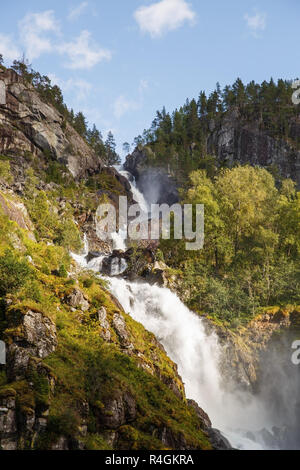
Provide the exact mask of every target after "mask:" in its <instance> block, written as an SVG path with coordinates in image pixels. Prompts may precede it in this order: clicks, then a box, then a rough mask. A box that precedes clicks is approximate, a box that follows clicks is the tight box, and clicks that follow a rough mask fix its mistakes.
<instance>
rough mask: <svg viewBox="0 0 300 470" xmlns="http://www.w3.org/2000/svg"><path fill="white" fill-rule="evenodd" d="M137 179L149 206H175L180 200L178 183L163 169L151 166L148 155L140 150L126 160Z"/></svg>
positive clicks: (126, 164)
mask: <svg viewBox="0 0 300 470" xmlns="http://www.w3.org/2000/svg"><path fill="white" fill-rule="evenodd" d="M124 168H125V170H126V171H129V172H130V173H131V174H132V175H133V176H134V177H135V179H136V182H137V186H138V188H139V190H140V191H142V192H143V194H144V196H145V199H146V201H147V202H148V203H149V204H164V203H165V204H169V205H172V204H175V203H176V202H178V200H179V195H178V190H177V187H176V183H175V181H174V179H173V178H172V177H171V175H169V174H168V172H167V171H166V170H165V169H163V168H153V167H150V166H149V162H148V157H147V153H146V151H145V150H139V149H138V148H137V149H136V150H135V151H134V152H133V153H132V154H131V155H128V157H127V158H126V162H125V164H124Z"/></svg>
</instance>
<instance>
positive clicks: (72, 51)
mask: <svg viewBox="0 0 300 470" xmlns="http://www.w3.org/2000/svg"><path fill="white" fill-rule="evenodd" d="M58 52H59V53H60V54H66V55H67V56H68V57H69V62H68V63H67V64H66V67H67V68H70V69H90V68H92V67H94V66H95V65H97V64H98V63H99V62H101V61H102V60H110V59H111V56H112V54H111V51H109V50H108V49H103V48H102V47H100V46H98V45H97V44H96V43H93V42H92V41H91V33H90V32H89V31H87V30H84V31H82V32H81V33H80V35H79V36H78V37H77V38H76V39H75V40H74V41H72V42H65V43H63V44H62V45H61V46H59V47H58Z"/></svg>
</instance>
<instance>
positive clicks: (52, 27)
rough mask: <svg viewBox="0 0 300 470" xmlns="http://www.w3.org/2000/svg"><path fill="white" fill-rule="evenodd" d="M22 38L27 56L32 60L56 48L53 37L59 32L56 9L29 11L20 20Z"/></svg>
mask: <svg viewBox="0 0 300 470" xmlns="http://www.w3.org/2000/svg"><path fill="white" fill-rule="evenodd" d="M19 29H20V38H21V42H22V45H23V46H24V47H25V52H26V56H27V58H28V59H29V60H30V61H31V60H33V59H37V58H38V57H40V56H41V55H42V54H44V53H47V52H52V51H53V50H54V43H53V37H51V34H52V35H54V36H57V35H58V34H59V24H58V22H57V21H56V19H55V16H54V11H53V10H48V11H44V12H42V13H28V14H27V15H26V16H25V17H24V18H23V19H22V20H21V21H20V22H19Z"/></svg>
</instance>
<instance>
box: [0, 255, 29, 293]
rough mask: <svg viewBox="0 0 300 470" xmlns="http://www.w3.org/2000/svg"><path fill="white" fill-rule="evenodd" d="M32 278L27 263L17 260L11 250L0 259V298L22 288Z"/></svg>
mask: <svg viewBox="0 0 300 470" xmlns="http://www.w3.org/2000/svg"><path fill="white" fill-rule="evenodd" d="M31 276H32V271H31V269H30V266H29V265H28V262H27V261H25V260H19V259H18V258H17V257H16V256H15V255H14V253H13V252H12V251H11V250H7V251H6V252H5V255H4V256H1V257H0V296H5V295H6V294H8V293H11V292H13V291H15V290H18V289H20V288H21V287H23V286H24V285H25V284H26V282H27V280H28V279H30V277H31Z"/></svg>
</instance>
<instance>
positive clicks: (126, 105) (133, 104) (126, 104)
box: [113, 95, 140, 119]
mask: <svg viewBox="0 0 300 470" xmlns="http://www.w3.org/2000/svg"><path fill="white" fill-rule="evenodd" d="M139 107H140V104H139V103H138V102H137V101H130V100H128V99H127V98H126V97H125V96H124V95H120V96H119V97H118V98H117V99H116V100H115V102H114V105H113V108H114V115H115V117H116V118H117V119H120V118H121V117H122V116H124V114H126V113H128V112H129V111H136V110H137V109H138V108H139Z"/></svg>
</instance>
